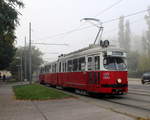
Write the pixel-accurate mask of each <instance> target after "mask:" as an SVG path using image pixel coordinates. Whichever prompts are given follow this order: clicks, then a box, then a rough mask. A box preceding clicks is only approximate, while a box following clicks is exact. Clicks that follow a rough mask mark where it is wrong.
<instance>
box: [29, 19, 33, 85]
mask: <svg viewBox="0 0 150 120" xmlns="http://www.w3.org/2000/svg"><path fill="white" fill-rule="evenodd" d="M31 55H32V51H31V22H30V23H29V83H30V84H32V58H31Z"/></svg>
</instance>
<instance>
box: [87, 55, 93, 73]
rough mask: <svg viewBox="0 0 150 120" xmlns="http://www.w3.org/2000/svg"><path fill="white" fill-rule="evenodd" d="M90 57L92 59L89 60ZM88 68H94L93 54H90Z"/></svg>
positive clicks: (89, 69)
mask: <svg viewBox="0 0 150 120" xmlns="http://www.w3.org/2000/svg"><path fill="white" fill-rule="evenodd" d="M89 58H91V60H90V61H89ZM87 69H88V71H91V70H93V56H88V60H87Z"/></svg>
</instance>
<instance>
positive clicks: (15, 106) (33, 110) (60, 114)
mask: <svg viewBox="0 0 150 120" xmlns="http://www.w3.org/2000/svg"><path fill="white" fill-rule="evenodd" d="M0 120H133V119H132V118H130V117H127V116H124V115H121V114H117V113H115V112H112V111H110V110H106V109H103V108H100V107H97V106H95V105H93V104H89V103H86V102H83V101H80V100H78V99H74V98H70V99H63V100H47V101H19V100H15V98H14V95H13V92H12V85H5V84H0Z"/></svg>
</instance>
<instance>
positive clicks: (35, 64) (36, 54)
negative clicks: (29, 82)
mask: <svg viewBox="0 0 150 120" xmlns="http://www.w3.org/2000/svg"><path fill="white" fill-rule="evenodd" d="M31 50H32V56H31V57H32V73H33V72H34V71H36V70H38V69H39V66H40V65H41V64H42V63H43V59H42V52H41V51H40V50H39V49H37V48H36V47H34V46H32V48H31ZM28 55H29V54H28V47H26V48H24V47H20V48H18V49H17V52H16V55H15V59H14V60H13V62H12V63H11V65H10V70H11V71H12V73H13V75H14V76H18V67H19V69H20V64H21V60H22V69H23V73H24V74H23V76H25V64H24V63H25V56H26V58H27V59H26V69H27V76H29V73H28V72H29V59H28V58H29V57H28ZM18 58H20V59H18ZM27 78H28V77H27Z"/></svg>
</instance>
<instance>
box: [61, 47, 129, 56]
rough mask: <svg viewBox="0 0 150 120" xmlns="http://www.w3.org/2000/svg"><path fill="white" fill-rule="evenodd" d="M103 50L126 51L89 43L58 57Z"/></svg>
mask: <svg viewBox="0 0 150 120" xmlns="http://www.w3.org/2000/svg"><path fill="white" fill-rule="evenodd" d="M105 51H121V52H126V51H125V50H124V49H121V48H116V47H115V46H112V45H111V46H108V47H105V48H104V47H101V46H100V45H89V46H88V47H85V48H82V49H79V50H76V51H74V52H71V53H68V54H64V55H61V56H60V57H59V59H63V58H70V57H73V56H80V55H89V54H96V53H100V52H105Z"/></svg>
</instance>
